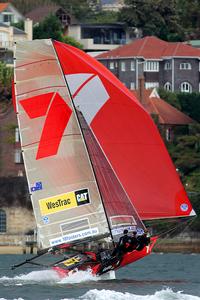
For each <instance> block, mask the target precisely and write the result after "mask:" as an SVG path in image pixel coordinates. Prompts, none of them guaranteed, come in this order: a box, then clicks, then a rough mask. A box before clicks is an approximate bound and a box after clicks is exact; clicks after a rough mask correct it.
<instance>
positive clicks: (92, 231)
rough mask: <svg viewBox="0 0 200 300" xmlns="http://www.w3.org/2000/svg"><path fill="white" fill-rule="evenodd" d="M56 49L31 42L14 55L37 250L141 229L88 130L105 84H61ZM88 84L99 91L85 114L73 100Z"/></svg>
mask: <svg viewBox="0 0 200 300" xmlns="http://www.w3.org/2000/svg"><path fill="white" fill-rule="evenodd" d="M55 45H56V44H53V43H52V41H51V40H34V41H31V42H19V43H17V45H16V50H15V73H14V74H15V75H14V89H13V90H14V95H15V97H14V98H15V103H16V112H17V117H18V123H19V129H20V135H21V146H22V153H23V158H24V164H25V169H26V174H27V180H28V186H29V191H30V195H31V200H32V204H33V210H34V214H35V218H36V223H37V228H38V234H39V241H40V246H41V247H43V248H47V247H50V246H54V245H58V244H62V243H73V242H75V241H77V240H78V241H84V240H85V239H88V238H90V239H94V238H96V239H100V238H102V237H108V236H112V235H118V234H121V233H122V230H123V228H125V227H126V228H129V229H130V230H134V229H135V228H136V227H139V228H144V225H143V223H142V222H141V220H140V218H139V216H138V214H137V212H136V211H135V209H134V205H133V203H132V201H131V199H130V198H129V196H128V194H127V193H126V191H125V189H124V187H123V185H122V184H121V181H120V179H119V178H118V176H117V174H116V173H115V170H114V169H113V168H112V164H111V163H110V161H109V160H108V158H107V156H106V153H105V152H104V149H103V148H101V146H100V143H99V141H98V139H97V138H96V135H95V133H94V131H92V130H91V127H89V126H88V124H89V121H88V120H92V118H93V116H92V114H91V109H93V108H94V107H95V109H98V108H100V107H101V105H102V103H103V102H105V101H107V100H108V99H109V96H108V94H107V92H106V90H105V88H104V87H103V83H102V82H101V80H100V79H99V77H98V76H96V75H94V74H92V75H91V73H83V74H81V73H80V70H79V73H78V74H76V76H75V77H76V78H75V77H74V73H72V74H71V75H72V76H71V77H70V75H69V77H70V78H65V77H64V75H63V70H62V67H61V65H60V63H61V62H60V60H59V59H58V54H57V50H56V51H55ZM69 63H70V61H69ZM72 63H73V62H72ZM74 71H75V72H76V70H74ZM91 77H92V78H93V82H94V83H95V85H96V86H97V87H101V91H100V93H99V94H98V95H96V96H95V97H96V100H97V101H96V102H94V104H93V105H92V106H90V103H88V104H89V106H90V108H89V109H87V107H86V108H84V109H83V110H82V102H81V103H80V107H79V99H80V98H79V95H78V94H79V92H80V91H81V89H82V87H83V86H85V83H86V82H87V81H88V83H89V81H90V80H91ZM74 78H75V80H74ZM82 84H83V86H82ZM74 90H75V91H76V92H75V93H74ZM91 93H92V94H93V95H94V94H95V91H94V90H91ZM76 94H77V97H75V96H76ZM86 96H87V95H86ZM81 97H82V96H81ZM72 99H73V100H74V102H73V101H72ZM82 100H83V101H85V100H86V98H85V96H84V95H83V98H82ZM82 100H81V101H82ZM74 103H75V106H76V108H75V106H74ZM86 128H87V130H86ZM86 131H87V132H86ZM88 137H89V139H88ZM111 229H112V232H111Z"/></svg>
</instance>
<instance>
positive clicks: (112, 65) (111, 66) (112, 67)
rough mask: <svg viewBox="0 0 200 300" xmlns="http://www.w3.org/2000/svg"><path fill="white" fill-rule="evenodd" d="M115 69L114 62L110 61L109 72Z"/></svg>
mask: <svg viewBox="0 0 200 300" xmlns="http://www.w3.org/2000/svg"><path fill="white" fill-rule="evenodd" d="M114 68H115V64H114V61H110V70H113V69H114Z"/></svg>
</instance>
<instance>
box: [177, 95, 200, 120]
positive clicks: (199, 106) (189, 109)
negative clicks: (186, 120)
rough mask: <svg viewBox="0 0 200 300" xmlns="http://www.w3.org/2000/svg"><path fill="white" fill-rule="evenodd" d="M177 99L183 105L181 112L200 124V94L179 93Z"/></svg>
mask: <svg viewBox="0 0 200 300" xmlns="http://www.w3.org/2000/svg"><path fill="white" fill-rule="evenodd" d="M177 99H178V101H179V103H180V105H181V110H182V111H183V112H184V113H186V114H188V115H189V116H190V117H191V118H193V119H194V120H196V121H197V122H200V93H191V94H189V93H178V94H177Z"/></svg>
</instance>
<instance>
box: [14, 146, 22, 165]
mask: <svg viewBox="0 0 200 300" xmlns="http://www.w3.org/2000/svg"><path fill="white" fill-rule="evenodd" d="M14 161H15V163H16V164H21V163H22V152H21V150H20V149H15V158H14Z"/></svg>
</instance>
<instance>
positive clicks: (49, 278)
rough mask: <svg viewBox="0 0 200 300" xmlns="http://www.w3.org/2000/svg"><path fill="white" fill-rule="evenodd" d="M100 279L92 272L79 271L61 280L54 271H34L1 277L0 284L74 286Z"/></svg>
mask: <svg viewBox="0 0 200 300" xmlns="http://www.w3.org/2000/svg"><path fill="white" fill-rule="evenodd" d="M98 280H100V278H98V277H96V276H94V275H92V274H91V272H90V271H78V272H76V273H73V274H70V276H68V277H65V278H63V279H60V277H59V276H58V274H57V273H56V272H55V271H53V270H42V271H32V272H30V273H28V274H21V275H18V276H15V277H6V276H4V277H1V278H0V284H3V285H7V286H8V285H26V284H43V285H44V284H47V285H53V284H74V283H82V282H85V281H98Z"/></svg>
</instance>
